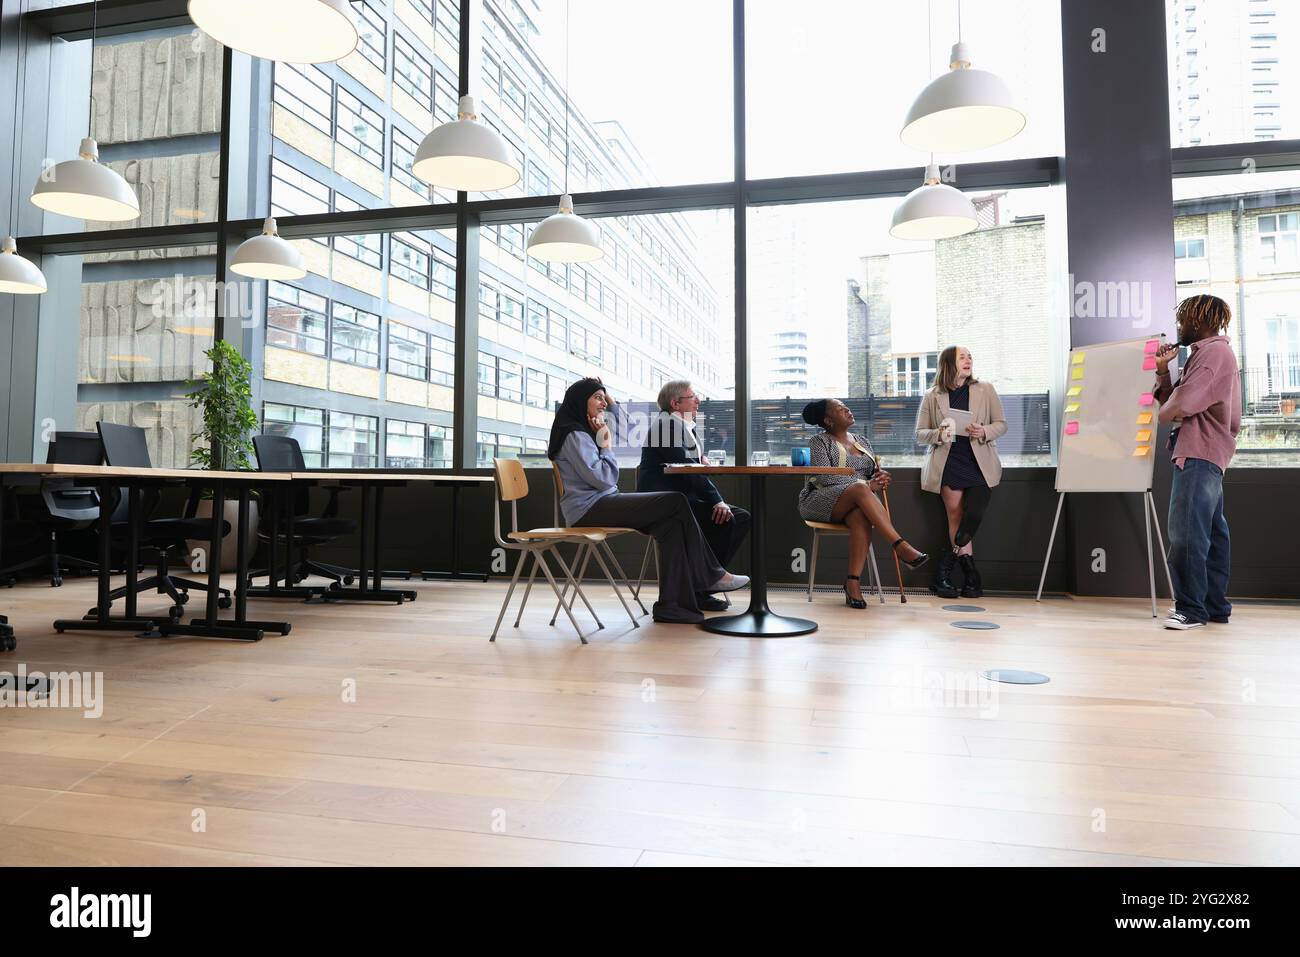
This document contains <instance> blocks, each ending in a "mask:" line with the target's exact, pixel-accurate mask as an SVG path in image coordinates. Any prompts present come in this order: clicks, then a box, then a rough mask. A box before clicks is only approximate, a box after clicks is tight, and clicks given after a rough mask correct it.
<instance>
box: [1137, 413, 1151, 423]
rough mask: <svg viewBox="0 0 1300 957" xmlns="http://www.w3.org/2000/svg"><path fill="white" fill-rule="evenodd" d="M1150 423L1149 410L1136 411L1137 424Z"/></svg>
mask: <svg viewBox="0 0 1300 957" xmlns="http://www.w3.org/2000/svg"><path fill="white" fill-rule="evenodd" d="M1150 424H1151V413H1150V412H1139V413H1138V425H1150Z"/></svg>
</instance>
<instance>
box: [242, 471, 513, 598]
mask: <svg viewBox="0 0 1300 957" xmlns="http://www.w3.org/2000/svg"><path fill="white" fill-rule="evenodd" d="M259 474H274V475H284V476H288V477H289V479H290V480H291V481H292V482H295V483H301V482H306V483H310V484H314V485H322V486H330V485H344V486H354V487H357V488H360V489H361V523H360V528H359V529H358V538H359V539H360V545H359V550H360V557H359V561H358V564H357V578H358V584H357V587H355V588H354V587H350V586H346V585H341V584H338V583H335V584H333V585H331V586H329V587H321V586H316V585H310V586H303V587H299V586H298V585H296V583H294V582H291V581H290V580H289V577H290V575H291V574H292V572H291V570H292V568H293V542H294V537H295V531H294V516H293V511H294V510H293V508H292V507H288V508H285V507H284V503H283V501H282V499H283V496H282V495H274V497H273V505H272V514H271V528H272V529H273V532H272V534H271V535H270V536H269V537H270V551H269V557H270V561H269V563H268V564H269V567H268V569H267V572H268V583H267V585H266V586H258V587H255V588H252V589H250V591H249V593H250V594H251V595H254V596H257V597H260V598H303V599H306V600H307V601H313V602H334V601H391V602H394V603H396V604H401V603H402V602H404V601H414V600H415V597H416V593H415V592H414V591H412V590H410V589H391V588H384V587H383V571H382V569H383V565H382V564H381V556H382V548H381V534H382V522H383V499H384V490H385V489H386V488H389V487H392V486H404V485H407V484H409V483H411V482H435V483H436V482H444V483H452V490H453V494H454V493H455V491H456V489H457V488H458V487H459V486H463V485H465V484H466V483H475V484H477V483H479V482H491V481H493V479H492V477H491V476H486V475H453V474H426V473H420V472H381V471H373V472H368V471H358V472H334V471H329V470H324V469H322V470H319V471H312V470H309V471H305V472H277V473H259ZM456 512H457V509H456V502H455V501H454V500H453V508H452V543H453V544H452V548H453V553H454V552H455V549H456V548H457V547H458V546H459V516H458V515H457V514H456ZM281 528H283V530H284V542H285V549H286V552H287V554H286V561H285V574H284V580H285V581H284V585H281V584H280V581H279V579H280V574H279V558H278V552H279V546H278V543H277V539H278V537H279V536H278V535H277V534H276V532H278V531H279V530H280V529H281Z"/></svg>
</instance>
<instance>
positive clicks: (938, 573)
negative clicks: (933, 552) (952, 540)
mask: <svg viewBox="0 0 1300 957" xmlns="http://www.w3.org/2000/svg"><path fill="white" fill-rule="evenodd" d="M956 564H957V553H956V552H954V551H953V550H952V549H951V548H947V549H944V552H943V555H942V556H941V557H940V559H939V567H938V568H936V569H935V570H934V581H933V582H931V583H930V591H932V592H933V593H934V594H936V595H938V596H939V597H940V598H956V597H957V586H956V585H954V584H953V581H952V570H953V567H954V566H955V565H956Z"/></svg>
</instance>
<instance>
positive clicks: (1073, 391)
mask: <svg viewBox="0 0 1300 957" xmlns="http://www.w3.org/2000/svg"><path fill="white" fill-rule="evenodd" d="M1065 394H1066V395H1068V396H1071V397H1073V396H1076V395H1083V386H1081V385H1072V386H1070V388H1069V390H1068V391H1066V393H1065Z"/></svg>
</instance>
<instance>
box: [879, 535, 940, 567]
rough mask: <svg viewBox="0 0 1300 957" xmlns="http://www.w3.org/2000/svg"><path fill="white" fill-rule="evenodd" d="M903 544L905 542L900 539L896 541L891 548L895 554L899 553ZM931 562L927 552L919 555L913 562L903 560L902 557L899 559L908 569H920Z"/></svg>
mask: <svg viewBox="0 0 1300 957" xmlns="http://www.w3.org/2000/svg"><path fill="white" fill-rule="evenodd" d="M902 544H903V540H902V539H901V538H899V539H895V541H894V544H892V545H890V546H889V547H890V548H892V549H893V550H894V551H895V552H897V551H898V546H899V545H902ZM929 560H930V556H929V555H927V554H926V553H925V552H921V554H919V555H917V556H916V557H915V558H913V559H912V560H911V561H908V560H907V559H906V558H902V557H900V558H899V561H901V562H902V563H903V564H904V565H906V566H907V567H908V568H920V567H921V566H922V565H924V564H925V563H926V562H928V561H929Z"/></svg>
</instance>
